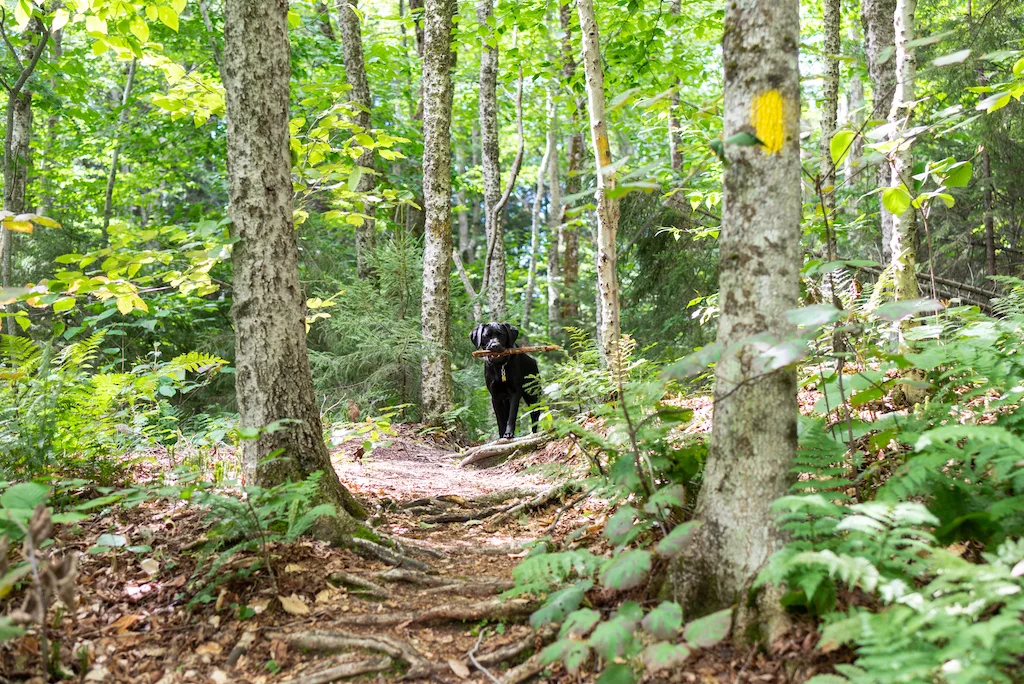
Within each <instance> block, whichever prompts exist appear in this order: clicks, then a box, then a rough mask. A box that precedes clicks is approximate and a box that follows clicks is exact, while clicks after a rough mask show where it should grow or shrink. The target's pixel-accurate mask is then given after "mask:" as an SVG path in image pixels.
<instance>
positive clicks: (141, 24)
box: [131, 15, 149, 43]
mask: <svg viewBox="0 0 1024 684" xmlns="http://www.w3.org/2000/svg"><path fill="white" fill-rule="evenodd" d="M131 32H132V35H133V36H135V37H136V38H138V39H139V42H142V43H147V42H149V24H147V23H146V20H145V19H143V18H142V17H140V16H138V15H135V16H134V17H133V18H132V23H131Z"/></svg>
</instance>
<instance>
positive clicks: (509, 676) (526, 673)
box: [501, 653, 544, 684]
mask: <svg viewBox="0 0 1024 684" xmlns="http://www.w3.org/2000/svg"><path fill="white" fill-rule="evenodd" d="M543 669H544V665H543V664H542V663H541V661H540V654H539V653H537V654H535V655H532V656H530V659H529V660H527V661H526V662H525V663H523V664H522V665H517V666H515V667H513V668H512V669H511V670H509V671H508V672H506V673H505V676H504V677H502V678H501V684H520V683H521V682H525V681H526V680H528V679H530V678H531V677H533V676H534V675H536V674H537V673H538V672H540V671H541V670H543Z"/></svg>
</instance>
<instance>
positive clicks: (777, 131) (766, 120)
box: [751, 90, 786, 154]
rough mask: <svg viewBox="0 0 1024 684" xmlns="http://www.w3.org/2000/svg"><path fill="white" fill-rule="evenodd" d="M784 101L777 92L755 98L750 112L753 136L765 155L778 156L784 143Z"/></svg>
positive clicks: (762, 94) (771, 91) (764, 93)
mask: <svg viewBox="0 0 1024 684" xmlns="http://www.w3.org/2000/svg"><path fill="white" fill-rule="evenodd" d="M785 109H786V107H785V101H784V100H783V99H782V93H780V92H779V91H778V90H768V91H766V92H763V93H761V94H760V95H758V96H757V99H756V100H754V106H753V108H752V112H751V119H752V120H753V121H752V123H753V124H754V134H755V135H756V136H757V137H758V139H759V140H760V141H761V142H763V143H764V151H765V154H778V153H779V152H781V151H782V145H783V144H784V143H785V141H786V114H785Z"/></svg>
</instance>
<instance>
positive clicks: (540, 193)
mask: <svg viewBox="0 0 1024 684" xmlns="http://www.w3.org/2000/svg"><path fill="white" fill-rule="evenodd" d="M547 99H548V108H547V111H548V114H549V118H548V133H547V135H545V137H544V156H543V157H541V160H540V166H539V167H537V184H536V188H535V189H534V194H533V208H532V210H531V211H530V268H529V271H528V274H527V279H526V295H525V297H524V298H523V315H522V318H521V319H520V323H521V325H520V326H519V327H520V329H521V330H522V331H523V332H526V326H527V325H528V324H529V323H530V310H531V309H532V308H533V295H534V292H535V291H536V289H537V260H538V257H539V253H540V225H541V214H542V212H541V205H542V204H543V201H544V186H545V181H546V180H547V178H546V175H547V172H548V166H549V165H550V164H551V159H552V157H553V156H554V155H555V154H556V153H557V150H556V149H554V146H555V144H556V141H555V138H554V136H552V135H551V130H552V127H553V126H554V121H553V120H552V119H551V118H550V113H551V110H552V102H553V96H552V93H551V91H548V95H547ZM555 249H556V250H557V249H558V246H557V242H556V246H555ZM548 263H550V260H549V262H548ZM550 279H551V274H550V273H548V280H549V281H550Z"/></svg>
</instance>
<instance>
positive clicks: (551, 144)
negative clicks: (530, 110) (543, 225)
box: [547, 84, 565, 337]
mask: <svg viewBox="0 0 1024 684" xmlns="http://www.w3.org/2000/svg"><path fill="white" fill-rule="evenodd" d="M555 87H556V86H555V84H552V85H551V86H550V87H549V89H548V119H549V120H550V122H551V123H550V125H549V126H548V149H550V150H551V158H550V159H548V193H549V194H548V257H547V262H548V263H547V271H548V277H547V281H548V335H549V336H550V337H554V336H555V335H556V334H557V333H559V332H560V330H559V328H560V327H561V326H560V318H561V313H562V310H561V302H560V301H559V300H560V293H561V289H562V288H561V283H560V282H559V280H560V279H561V272H560V271H561V269H560V268H559V267H560V266H561V249H562V244H563V242H564V235H565V234H564V232H563V229H562V219H563V217H564V212H565V209H564V207H563V206H562V188H561V186H559V178H558V103H557V101H556V100H555V92H554V89H555Z"/></svg>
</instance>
